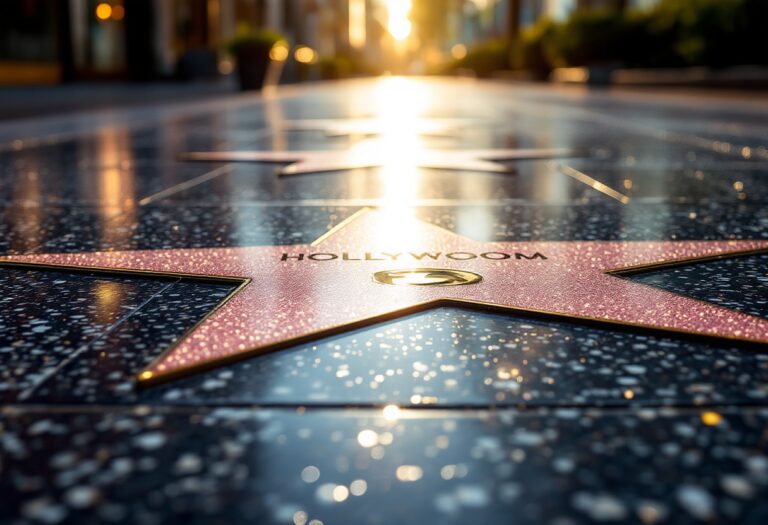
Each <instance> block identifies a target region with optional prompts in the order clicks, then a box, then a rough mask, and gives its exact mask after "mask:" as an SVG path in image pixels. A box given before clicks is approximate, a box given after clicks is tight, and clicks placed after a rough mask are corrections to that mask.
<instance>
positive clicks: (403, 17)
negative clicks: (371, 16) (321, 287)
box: [387, 0, 411, 40]
mask: <svg viewBox="0 0 768 525" xmlns="http://www.w3.org/2000/svg"><path fill="white" fill-rule="evenodd" d="M410 12H411V0H387V17H388V20H387V30H388V31H389V33H390V34H391V35H392V38H394V39H395V40H405V39H406V38H408V35H410V34H411V21H410V20H409V19H408V15H409V14H410Z"/></svg>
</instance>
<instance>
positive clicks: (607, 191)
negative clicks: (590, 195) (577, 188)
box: [557, 164, 630, 204]
mask: <svg viewBox="0 0 768 525" xmlns="http://www.w3.org/2000/svg"><path fill="white" fill-rule="evenodd" d="M557 169H558V170H559V171H560V173H562V174H563V175H568V176H569V177H571V178H573V179H576V180H577V181H579V182H581V183H582V184H586V185H587V186H589V187H590V188H592V189H593V190H596V191H599V192H600V193H602V194H603V195H607V196H609V197H611V198H612V199H616V200H617V201H619V202H620V203H622V204H629V201H630V198H629V197H628V196H627V195H624V194H623V193H619V192H618V191H616V190H614V189H613V188H611V187H610V186H607V185H606V184H603V183H602V182H600V181H599V180H597V179H593V178H592V177H590V176H589V175H587V174H586V173H584V172H582V171H579V170H577V169H576V168H573V167H571V166H566V165H565V164H560V165H558V166H557Z"/></svg>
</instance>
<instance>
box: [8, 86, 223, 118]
mask: <svg viewBox="0 0 768 525" xmlns="http://www.w3.org/2000/svg"><path fill="white" fill-rule="evenodd" d="M235 91H236V87H235V83H234V81H233V80H232V79H228V78H223V79H221V80H217V81H213V82H197V83H184V82H153V83H146V84H142V83H129V82H108V83H89V84H85V83H75V84H63V85H54V86H26V87H16V86H14V87H0V120H11V119H19V118H28V117H37V116H50V115H56V114H66V113H72V112H78V111H83V110H92V109H107V108H127V107H133V106H143V105H146V104H151V103H162V102H178V101H191V100H194V99H196V98H200V99H204V98H207V97H210V96H212V95H222V94H227V93H234V92H235Z"/></svg>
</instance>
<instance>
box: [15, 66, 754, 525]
mask: <svg viewBox="0 0 768 525" xmlns="http://www.w3.org/2000/svg"><path fill="white" fill-rule="evenodd" d="M408 111H411V112H414V111H416V112H418V113H419V114H421V115H426V116H431V117H444V118H466V119H468V120H467V125H466V126H462V127H461V128H460V129H458V130H457V131H456V132H455V133H454V134H453V135H452V136H441V137H421V138H419V140H420V141H421V142H423V143H424V144H425V145H428V146H431V147H435V148H515V147H521V148H525V147H572V148H574V149H576V150H578V151H579V155H578V156H577V157H574V158H568V159H558V160H557V161H525V162H518V163H515V164H512V165H511V167H512V168H513V170H512V171H511V173H510V174H504V175H499V174H482V173H462V172H442V171H436V170H432V171H428V170H424V171H423V172H422V173H421V174H420V176H419V177H417V178H409V179H402V178H401V179H397V178H393V177H391V175H390V176H384V173H385V171H384V170H377V169H370V170H355V171H349V172H331V173H326V174H320V175H306V176H300V177H295V178H277V177H276V176H275V175H274V171H275V169H274V166H266V165H231V164H207V163H186V162H180V161H178V160H177V158H178V154H179V153H181V152H184V151H188V150H191V149H200V150H228V149H245V148H251V149H283V148H285V149H346V148H350V147H355V145H356V144H358V143H359V142H361V141H364V140H372V139H374V138H375V137H359V136H348V137H328V136H326V135H325V134H323V133H322V132H299V131H287V130H285V129H284V126H283V124H284V123H285V121H286V120H290V119H310V118H352V117H356V118H360V117H370V116H372V115H376V114H385V115H386V114H395V115H398V114H399V115H403V114H404V112H405V113H407V112H408ZM398 112H399V113H398ZM766 117H768V112H767V111H766V110H765V108H764V107H762V106H760V105H759V104H758V103H750V102H744V101H737V100H734V99H722V100H719V99H717V98H707V97H704V98H702V99H701V100H698V99H696V100H694V99H682V98H674V97H666V96H663V95H629V94H614V93H609V92H594V93H578V94H577V93H575V92H569V91H557V90H549V89H546V88H543V87H540V86H537V87H536V88H535V89H533V88H527V87H510V86H506V85H503V84H494V83H482V82H465V81H458V80H456V81H447V80H446V81H443V80H411V81H402V80H401V79H384V80H370V81H355V82H349V83H339V84H327V85H318V86H307V87H299V88H288V89H287V90H285V91H284V92H282V93H278V94H277V95H276V96H275V97H274V98H271V99H268V100H263V99H261V98H259V97H258V96H250V97H248V96H246V97H243V96H241V97H231V98H221V99H212V100H211V101H210V102H209V103H208V104H202V105H201V104H195V105H169V106H166V107H163V108H156V109H153V110H147V111H138V112H137V111H133V112H131V113H130V114H129V113H128V112H126V113H125V114H123V113H121V112H113V113H111V114H110V115H109V116H100V117H98V118H97V117H94V118H93V119H91V120H92V121H91V122H89V119H87V118H83V116H82V115H78V116H77V118H72V119H71V121H68V123H62V120H61V119H49V120H46V119H40V120H36V121H29V122H26V123H24V125H23V126H21V125H19V126H17V125H16V124H13V123H9V124H0V253H5V254H10V253H34V252H37V253H45V252H80V251H93V250H135V249H161V248H163V249H167V248H198V247H227V246H257V245H278V244H279V245H290V244H300V243H310V242H312V241H313V240H314V239H316V238H317V237H319V236H320V235H322V234H323V233H325V232H326V231H328V230H329V229H330V228H332V227H333V226H334V225H336V224H338V223H340V222H341V221H343V220H344V219H345V218H347V217H349V216H351V215H352V214H353V213H355V212H356V211H358V210H360V209H361V208H363V207H366V206H378V207H392V206H400V207H403V209H404V210H407V211H408V212H409V213H411V212H412V213H413V214H414V215H415V216H417V217H418V218H420V219H422V220H424V221H427V222H430V223H433V224H436V225H438V226H441V227H443V228H446V229H449V230H451V231H454V232H457V233H459V234H462V235H465V236H467V237H471V238H474V239H478V240H483V241H530V240H559V241H570V240H574V241H575V240H727V239H766V238H768V206H767V205H766V204H768V149H766V148H768V143H766V141H765V137H767V136H768V124H767V123H768V119H767V118H766ZM574 170H576V171H578V172H579V173H582V174H585V175H587V176H589V177H592V178H593V179H595V180H596V181H598V182H601V183H603V184H605V185H607V186H609V187H610V188H612V189H613V190H615V191H617V192H619V193H621V194H622V195H624V196H626V197H629V201H628V202H627V203H622V202H619V200H617V199H615V198H613V197H611V196H610V195H609V194H607V192H605V191H599V190H598V189H595V187H593V185H589V184H585V183H584V182H583V181H579V180H577V177H574V176H573V175H572V174H573V173H574ZM568 173H571V175H568ZM628 278H631V279H635V280H637V281H639V282H643V283H645V284H647V285H649V286H656V287H660V288H663V289H665V290H668V291H671V292H674V293H679V294H685V295H688V296H691V297H694V298H697V299H699V300H702V301H708V302H712V303H715V304H718V305H721V306H725V307H728V308H732V309H735V310H738V311H742V312H746V313H749V314H752V315H756V316H760V317H768V256H766V255H752V256H746V257H741V258H737V259H730V260H722V261H712V262H707V263H701V264H694V265H688V266H681V267H677V268H671V269H664V270H657V271H653V272H647V273H643V274H636V275H633V276H631V277H628ZM231 291H232V288H231V287H230V286H228V285H220V284H206V283H201V282H193V281H188V280H185V279H178V278H173V279H170V278H163V279H161V278H154V277H131V276H124V275H123V276H109V275H102V274H99V275H94V274H88V273H73V272H67V271H42V270H34V271H31V270H21V269H10V268H0V402H1V403H2V405H0V523H2V524H5V523H8V524H13V525H22V524H24V525H27V524H55V523H77V524H81V523H142V524H144V523H149V524H155V523H158V524H159V523H181V522H188V523H228V524H229V523H285V524H294V525H321V524H325V525H329V524H336V523H365V524H371V525H373V524H385V523H402V524H410V523H414V524H421V523H467V522H478V523H509V522H515V523H521V524H532V525H533V524H537V525H538V524H551V525H580V524H588V523H589V524H591V523H641V524H644V525H653V524H657V523H666V524H688V523H691V524H697V523H709V524H712V523H727V524H754V525H763V524H765V523H768V504H766V501H768V442H767V441H768V435H767V434H766V431H765V429H766V428H768V352H765V351H763V350H761V349H759V348H755V347H747V346H744V345H736V344H732V343H729V342H713V341H709V342H702V341H698V340H693V339H687V338H685V337H681V336H675V335H662V334H647V333H635V332H633V331H631V330H608V329H604V328H595V327H594V326H586V325H579V324H574V323H568V322H555V321H542V320H541V319H533V318H525V317H519V316H505V315H499V314H488V313H480V312H476V311H470V310H464V309H458V308H439V309H435V310H431V311H427V312H423V313H420V314H414V315H410V316H407V317H404V318H400V319H395V320H392V321H388V322H386V323H382V324H379V325H376V326H372V327H369V328H366V329H360V330H355V331H351V332H349V333H345V334H341V335H338V336H334V337H329V338H322V339H319V340H317V341H314V342H312V343H307V344H303V345H299V346H297V347H294V348H290V349H287V350H283V351H280V352H275V353H272V354H268V355H264V356H260V357H257V358H253V359H249V360H245V361H242V362H239V363H235V364H232V365H229V366H226V367H221V368H218V369H215V370H211V371H209V372H206V373H200V374H197V375H194V376H191V377H188V378H184V379H180V380H177V381H174V382H170V383H168V384H164V385H160V386H157V387H153V388H146V389H137V387H136V384H135V382H134V381H133V377H134V376H135V374H136V372H137V371H138V370H140V369H141V368H142V367H143V366H145V365H146V364H148V363H149V362H151V361H152V360H153V359H154V358H155V357H157V356H158V355H159V354H160V353H161V352H163V351H164V350H165V349H166V348H168V347H169V346H170V345H172V344H173V342H174V341H175V340H177V339H178V338H179V337H180V336H181V335H182V334H184V333H185V332H186V331H188V330H189V329H190V328H191V327H193V326H194V325H195V324H196V323H197V322H198V321H200V320H201V319H202V318H203V317H204V316H205V315H206V314H208V313H209V312H210V311H211V310H212V309H214V308H215V307H216V306H217V305H218V304H220V302H221V301H222V300H223V299H224V298H225V297H226V296H227V295H228V294H229V293H230V292H231ZM372 300H375V298H372Z"/></svg>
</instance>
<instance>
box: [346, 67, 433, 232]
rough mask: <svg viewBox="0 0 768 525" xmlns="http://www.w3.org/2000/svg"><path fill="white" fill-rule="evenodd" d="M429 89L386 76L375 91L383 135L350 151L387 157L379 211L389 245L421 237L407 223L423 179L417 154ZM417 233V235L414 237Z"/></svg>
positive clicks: (381, 175) (422, 148) (422, 147)
mask: <svg viewBox="0 0 768 525" xmlns="http://www.w3.org/2000/svg"><path fill="white" fill-rule="evenodd" d="M428 96H429V89H428V87H427V86H425V85H424V84H421V83H419V82H415V81H412V80H409V79H406V78H401V77H393V78H388V79H384V80H382V81H381V82H380V83H379V84H378V86H377V88H376V91H375V94H374V105H373V110H374V112H375V117H376V118H378V119H379V121H380V122H381V130H382V131H381V134H380V135H379V137H378V138H377V139H375V140H366V141H362V142H359V143H357V144H355V145H354V146H353V147H352V149H351V154H352V155H354V156H355V157H358V156H359V157H360V158H361V159H364V158H365V157H367V156H368V155H371V154H374V156H377V157H383V158H384V159H387V160H386V162H385V164H384V165H383V166H382V167H381V169H380V171H379V179H380V186H381V189H382V193H381V198H380V210H381V211H382V212H383V213H385V214H386V215H387V217H388V220H387V221H386V224H387V226H386V228H385V231H379V232H377V238H378V239H379V240H380V241H381V242H382V243H385V244H388V245H395V244H397V245H402V244H403V243H406V244H418V242H419V241H421V240H422V239H421V238H420V236H418V234H416V233H413V232H411V231H410V230H409V228H408V226H407V225H408V223H409V221H412V220H413V219H414V215H415V210H414V208H415V206H416V204H417V201H418V198H419V189H420V186H421V183H422V174H421V170H420V169H419V168H417V167H416V165H417V159H418V157H419V155H420V154H422V152H423V151H425V150H426V149H427V148H426V145H425V144H424V142H423V140H422V138H421V137H420V135H419V127H420V126H419V122H420V120H421V119H423V118H424V115H423V109H424V107H425V106H426V103H427V101H428ZM414 236H416V237H419V238H414Z"/></svg>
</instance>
